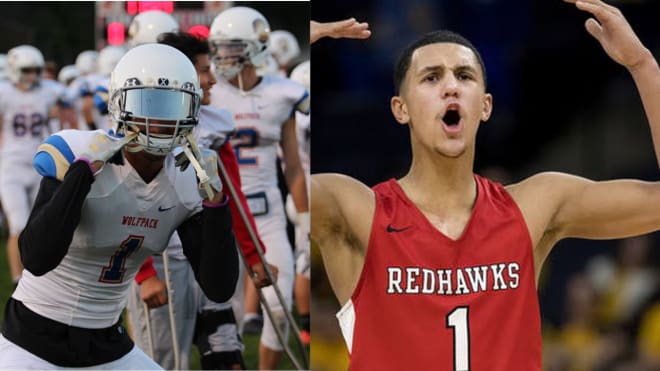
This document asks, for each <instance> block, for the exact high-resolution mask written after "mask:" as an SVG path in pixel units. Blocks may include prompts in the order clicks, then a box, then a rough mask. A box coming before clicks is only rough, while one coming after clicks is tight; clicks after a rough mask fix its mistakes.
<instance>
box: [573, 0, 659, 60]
mask: <svg viewBox="0 0 660 371" xmlns="http://www.w3.org/2000/svg"><path fill="white" fill-rule="evenodd" d="M564 1H565V2H567V3H573V4H575V6H576V7H577V8H578V9H580V10H583V11H585V12H588V13H591V14H592V15H593V16H594V17H595V19H594V18H589V19H588V20H587V22H586V23H585V28H586V29H587V31H588V32H589V33H590V34H591V36H593V37H594V38H596V40H598V42H599V43H600V45H601V46H602V47H603V49H605V52H606V53H607V55H609V56H610V58H612V59H613V60H614V61H615V62H617V63H619V64H622V65H623V66H625V67H626V68H628V69H634V68H635V67H637V66H638V65H639V64H641V63H642V62H643V61H644V60H645V58H646V57H647V56H648V55H649V54H650V52H649V50H648V49H646V47H644V45H643V44H642V42H641V41H639V38H638V37H637V35H636V34H635V32H634V31H633V29H632V28H631V27H630V24H629V23H628V21H627V20H626V18H625V17H624V16H623V14H621V11H620V10H619V9H618V8H616V7H613V6H612V5H609V4H606V3H604V2H603V1H601V0H564Z"/></svg>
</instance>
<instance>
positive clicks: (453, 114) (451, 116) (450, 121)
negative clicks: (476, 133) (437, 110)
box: [442, 103, 462, 133]
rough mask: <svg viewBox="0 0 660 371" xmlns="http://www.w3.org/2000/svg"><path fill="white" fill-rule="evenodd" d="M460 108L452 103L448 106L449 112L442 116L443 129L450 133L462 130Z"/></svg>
mask: <svg viewBox="0 0 660 371" xmlns="http://www.w3.org/2000/svg"><path fill="white" fill-rule="evenodd" d="M459 108H460V106H459V105H458V104H456V103H451V104H449V106H447V111H446V112H445V114H444V115H443V116H442V122H443V124H444V125H442V126H443V128H444V129H445V131H447V132H449V133H457V132H459V131H460V130H461V126H462V125H460V124H461V113H460V111H459Z"/></svg>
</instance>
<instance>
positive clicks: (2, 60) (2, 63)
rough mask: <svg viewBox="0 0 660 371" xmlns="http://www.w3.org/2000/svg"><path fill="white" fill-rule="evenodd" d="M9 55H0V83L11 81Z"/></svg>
mask: <svg viewBox="0 0 660 371" xmlns="http://www.w3.org/2000/svg"><path fill="white" fill-rule="evenodd" d="M8 67H9V66H8V65H7V54H0V81H5V80H7V79H9V73H8Z"/></svg>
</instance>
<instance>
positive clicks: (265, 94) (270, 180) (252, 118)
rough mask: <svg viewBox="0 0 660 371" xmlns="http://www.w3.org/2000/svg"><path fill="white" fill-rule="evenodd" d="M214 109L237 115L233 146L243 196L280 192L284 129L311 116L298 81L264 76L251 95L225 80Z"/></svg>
mask: <svg viewBox="0 0 660 371" xmlns="http://www.w3.org/2000/svg"><path fill="white" fill-rule="evenodd" d="M211 92H212V95H211V106H213V107H218V108H223V109H226V110H228V111H230V112H231V113H232V114H233V115H234V122H235V123H236V132H235V134H234V135H233V136H232V138H231V139H230V140H231V144H232V146H233V147H234V148H235V150H236V157H237V158H238V164H239V166H240V173H241V183H242V185H243V192H245V194H246V195H250V194H253V193H256V192H259V191H264V190H267V189H273V188H277V169H276V165H275V164H276V161H277V146H278V144H279V142H280V138H281V133H282V125H283V124H284V123H285V122H286V121H287V120H288V119H289V118H291V117H292V115H293V114H294V113H295V112H296V111H300V112H304V113H307V112H308V110H309V94H308V93H307V91H306V90H305V87H304V86H303V85H301V84H299V83H297V82H295V81H292V80H289V79H286V78H281V77H275V76H263V77H262V79H261V81H260V82H259V83H258V84H257V85H256V86H255V87H253V88H252V89H251V90H250V91H248V92H242V91H240V90H239V89H238V88H236V87H234V86H233V85H231V84H230V83H228V82H227V81H226V80H224V79H219V81H218V83H217V84H216V85H215V86H214V87H213V90H212V91H211Z"/></svg>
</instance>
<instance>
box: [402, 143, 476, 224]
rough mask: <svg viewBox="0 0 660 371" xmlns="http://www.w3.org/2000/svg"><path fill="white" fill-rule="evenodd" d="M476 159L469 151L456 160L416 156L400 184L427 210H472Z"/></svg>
mask: <svg viewBox="0 0 660 371" xmlns="http://www.w3.org/2000/svg"><path fill="white" fill-rule="evenodd" d="M473 159H474V154H473V153H472V152H470V151H468V152H466V153H464V154H462V155H461V156H459V157H457V158H450V157H445V156H437V155H436V156H415V155H413V163H412V165H411V167H410V170H409V171H408V174H406V176H404V177H403V178H402V179H401V180H400V181H399V184H401V187H402V188H403V189H404V190H405V191H406V194H407V195H408V197H409V198H410V199H411V200H412V201H413V202H415V204H417V205H419V206H422V207H423V208H424V209H426V210H429V211H433V210H438V211H441V210H442V211H450V212H451V211H453V210H458V209H471V208H472V205H473V204H474V199H475V197H476V187H475V180H474V174H473V163H474V160H473Z"/></svg>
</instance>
